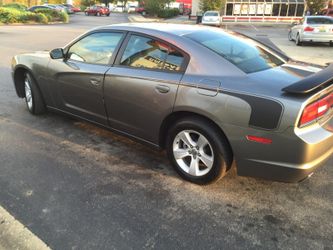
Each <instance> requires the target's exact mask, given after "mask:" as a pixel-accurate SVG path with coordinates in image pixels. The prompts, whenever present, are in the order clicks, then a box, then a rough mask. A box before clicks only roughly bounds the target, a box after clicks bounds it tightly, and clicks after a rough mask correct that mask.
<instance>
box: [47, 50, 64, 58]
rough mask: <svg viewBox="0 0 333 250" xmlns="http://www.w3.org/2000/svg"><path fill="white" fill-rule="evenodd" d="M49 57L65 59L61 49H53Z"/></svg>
mask: <svg viewBox="0 0 333 250" xmlns="http://www.w3.org/2000/svg"><path fill="white" fill-rule="evenodd" d="M50 56H51V58H52V59H62V58H64V57H65V55H64V50H63V49H61V48H58V49H53V50H51V51H50Z"/></svg>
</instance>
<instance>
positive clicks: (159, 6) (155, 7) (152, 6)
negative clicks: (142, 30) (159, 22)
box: [142, 0, 174, 16]
mask: <svg viewBox="0 0 333 250" xmlns="http://www.w3.org/2000/svg"><path fill="white" fill-rule="evenodd" d="M142 2H144V6H145V9H146V10H147V12H148V13H149V14H150V15H155V16H156V15H157V13H159V12H160V11H161V10H163V9H164V7H165V6H167V5H168V4H169V3H171V2H174V0H144V1H142Z"/></svg>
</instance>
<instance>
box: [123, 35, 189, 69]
mask: <svg viewBox="0 0 333 250" xmlns="http://www.w3.org/2000/svg"><path fill="white" fill-rule="evenodd" d="M183 60H184V57H183V55H182V54H181V53H180V52H178V51H177V50H175V49H172V48H171V47H170V46H168V45H166V44H164V43H162V42H160V41H156V40H154V39H152V38H147V37H141V36H136V35H132V36H131V38H130V39H129V41H128V44H127V46H126V49H125V51H124V54H123V56H122V58H121V61H120V64H121V65H125V66H130V67H135V68H149V69H160V70H170V71H179V70H180V69H181V65H182V63H183Z"/></svg>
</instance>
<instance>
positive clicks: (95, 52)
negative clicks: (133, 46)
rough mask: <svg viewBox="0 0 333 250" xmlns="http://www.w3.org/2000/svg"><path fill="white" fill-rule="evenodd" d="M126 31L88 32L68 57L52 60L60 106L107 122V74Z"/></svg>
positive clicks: (57, 101) (66, 110) (89, 117)
mask: <svg viewBox="0 0 333 250" xmlns="http://www.w3.org/2000/svg"><path fill="white" fill-rule="evenodd" d="M122 37H123V33H120V32H108V31H103V32H96V33H92V34H88V35H87V36H85V37H83V38H82V39H80V40H79V41H77V42H76V43H74V44H73V45H71V46H70V48H69V49H68V52H67V55H66V59H65V60H51V62H50V65H49V70H50V71H51V72H52V75H51V78H52V79H53V81H54V84H56V88H55V90H56V93H55V94H56V100H55V102H56V106H57V108H59V109H61V110H63V111H65V112H68V113H71V114H73V115H77V116H80V117H82V118H85V119H88V120H91V121H94V122H97V123H100V124H103V125H107V124H108V122H107V115H106V111H105V106H104V102H103V84H104V77H105V73H106V72H107V71H108V70H109V69H110V63H111V61H112V57H113V52H114V51H115V50H116V48H117V46H118V45H119V43H120V41H121V40H122Z"/></svg>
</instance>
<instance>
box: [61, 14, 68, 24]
mask: <svg viewBox="0 0 333 250" xmlns="http://www.w3.org/2000/svg"><path fill="white" fill-rule="evenodd" d="M60 21H61V22H64V23H68V22H69V16H68V14H67V13H66V12H60Z"/></svg>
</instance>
